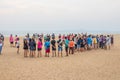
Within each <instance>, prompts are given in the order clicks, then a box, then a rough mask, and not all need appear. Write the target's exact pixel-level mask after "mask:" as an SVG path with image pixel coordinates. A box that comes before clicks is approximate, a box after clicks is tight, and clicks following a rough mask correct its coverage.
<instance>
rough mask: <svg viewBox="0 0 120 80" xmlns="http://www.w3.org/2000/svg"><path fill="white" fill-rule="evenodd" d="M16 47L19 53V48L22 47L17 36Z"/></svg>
mask: <svg viewBox="0 0 120 80" xmlns="http://www.w3.org/2000/svg"><path fill="white" fill-rule="evenodd" d="M16 47H17V53H18V54H19V48H20V42H19V38H17V43H16Z"/></svg>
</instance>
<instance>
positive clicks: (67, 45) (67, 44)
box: [64, 37, 69, 56]
mask: <svg viewBox="0 0 120 80" xmlns="http://www.w3.org/2000/svg"><path fill="white" fill-rule="evenodd" d="M64 42H65V51H66V56H68V48H69V40H68V38H67V37H65V41H64Z"/></svg>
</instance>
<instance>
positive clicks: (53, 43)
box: [51, 37, 56, 57]
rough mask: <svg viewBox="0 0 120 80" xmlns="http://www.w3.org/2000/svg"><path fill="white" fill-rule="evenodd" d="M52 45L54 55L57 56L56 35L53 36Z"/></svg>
mask: <svg viewBox="0 0 120 80" xmlns="http://www.w3.org/2000/svg"><path fill="white" fill-rule="evenodd" d="M51 46H52V57H54V56H55V57H56V41H55V37H52V41H51Z"/></svg>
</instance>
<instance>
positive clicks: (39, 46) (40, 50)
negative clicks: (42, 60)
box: [37, 38, 43, 57]
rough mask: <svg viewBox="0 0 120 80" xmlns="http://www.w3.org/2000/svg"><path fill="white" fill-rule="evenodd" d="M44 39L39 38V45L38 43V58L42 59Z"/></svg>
mask: <svg viewBox="0 0 120 80" xmlns="http://www.w3.org/2000/svg"><path fill="white" fill-rule="evenodd" d="M42 45H43V43H42V39H40V38H39V40H38V43H37V48H38V57H42Z"/></svg>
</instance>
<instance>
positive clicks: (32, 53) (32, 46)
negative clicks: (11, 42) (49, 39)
mask: <svg viewBox="0 0 120 80" xmlns="http://www.w3.org/2000/svg"><path fill="white" fill-rule="evenodd" d="M35 46H36V43H35V40H34V39H31V40H30V42H29V47H30V57H35V50H36V47H35Z"/></svg>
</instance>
